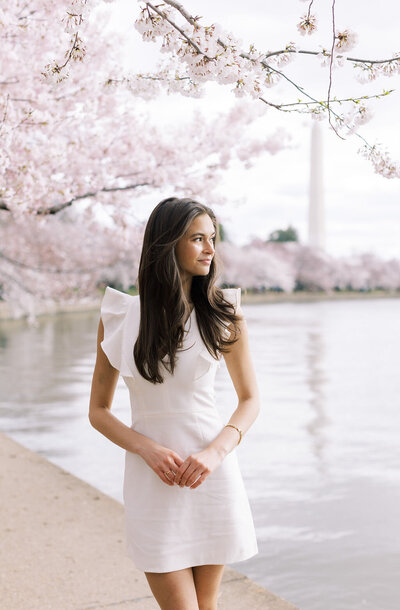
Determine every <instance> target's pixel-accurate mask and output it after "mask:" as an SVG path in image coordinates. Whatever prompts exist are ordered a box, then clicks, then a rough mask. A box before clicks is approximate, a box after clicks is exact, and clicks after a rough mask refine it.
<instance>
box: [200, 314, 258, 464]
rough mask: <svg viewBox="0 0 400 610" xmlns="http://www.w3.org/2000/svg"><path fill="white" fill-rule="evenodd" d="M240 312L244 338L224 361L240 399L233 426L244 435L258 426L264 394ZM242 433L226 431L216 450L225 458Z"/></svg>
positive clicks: (217, 439) (218, 441)
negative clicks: (254, 426)
mask: <svg viewBox="0 0 400 610" xmlns="http://www.w3.org/2000/svg"><path fill="white" fill-rule="evenodd" d="M237 313H238V315H239V316H241V320H240V322H239V327H240V330H241V333H240V338H239V340H238V341H236V343H234V344H233V345H232V347H231V348H230V350H229V352H227V353H225V354H224V359H225V362H226V366H227V369H228V372H229V375H230V377H231V379H232V383H233V385H234V388H235V390H236V394H237V397H238V405H237V408H236V410H235V411H234V412H233V413H232V416H231V418H230V420H229V422H227V423H229V424H233V425H234V426H236V427H237V428H240V429H241V430H242V432H243V436H244V435H245V433H246V432H247V430H248V429H249V428H250V426H251V425H252V424H253V423H254V421H255V419H256V418H257V416H258V414H259V412H260V395H259V390H258V385H257V379H256V373H255V370H254V365H253V361H252V358H251V353H250V347H249V334H248V330H247V322H246V319H245V317H244V315H243V310H242V308H241V306H240V305H239V306H238V308H237ZM238 441H239V433H238V431H237V430H235V429H234V428H230V427H229V428H223V430H221V432H220V434H219V435H218V436H217V437H216V438H215V439H214V440H213V441H212V443H211V444H210V445H209V447H212V448H214V449H216V450H217V451H218V453H220V455H221V456H222V458H224V457H225V456H226V455H227V453H229V452H230V451H232V449H234V448H235V447H236V446H237V443H238Z"/></svg>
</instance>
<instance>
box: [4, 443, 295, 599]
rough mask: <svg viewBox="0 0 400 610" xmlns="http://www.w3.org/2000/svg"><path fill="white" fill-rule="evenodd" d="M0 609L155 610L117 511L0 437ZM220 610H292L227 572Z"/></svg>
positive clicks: (114, 504)
mask: <svg viewBox="0 0 400 610" xmlns="http://www.w3.org/2000/svg"><path fill="white" fill-rule="evenodd" d="M0 460H1V462H2V468H1V470H0V472H1V474H0V479H1V485H2V490H3V502H2V503H1V504H0V523H1V525H0V528H1V539H2V545H1V546H0V559H1V562H2V566H3V569H2V570H1V573H0V582H1V590H2V607H4V608H7V610H71V609H75V610H97V609H100V608H105V607H109V606H112V607H113V608H121V609H122V608H131V609H132V610H133V609H135V608H137V609H138V610H156V609H157V608H158V604H157V603H156V602H155V600H154V598H153V596H152V594H151V592H150V589H149V586H148V584H147V580H146V578H145V575H144V574H143V572H141V571H139V570H136V569H135V568H134V565H133V562H132V560H131V559H130V558H129V557H128V556H127V555H126V551H125V523H124V508H123V505H122V504H120V503H119V502H117V500H114V499H113V498H111V497H109V496H107V495H105V494H103V493H102V492H100V491H99V490H97V489H96V488H94V487H92V486H91V485H89V484H88V483H86V482H85V481H83V480H81V479H78V478H77V477H75V476H74V475H72V474H71V473H69V472H67V471H66V470H63V469H62V468H60V467H59V466H57V465H55V464H53V463H52V462H49V461H48V460H46V459H45V458H43V457H41V456H40V455H39V454H37V453H35V452H33V451H31V450H29V449H26V448H25V447H23V446H22V445H20V444H19V443H17V442H16V441H14V440H13V439H11V438H10V437H9V436H7V435H5V434H3V433H0ZM218 608H219V610H243V609H244V608H251V609H252V610H298V609H297V608H296V607H295V606H294V605H293V604H291V603H289V602H287V601H285V600H284V599H282V598H280V597H278V596H276V595H274V594H273V593H271V592H270V591H268V590H267V589H264V588H263V587H261V586H260V585H258V584H256V583H255V582H253V581H252V580H250V579H249V578H247V577H246V576H244V575H243V574H241V573H240V572H237V571H236V570H233V569H232V568H229V567H226V568H225V571H224V576H223V580H222V585H221V593H220V596H219V605H218Z"/></svg>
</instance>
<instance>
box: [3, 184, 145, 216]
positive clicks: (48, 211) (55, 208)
mask: <svg viewBox="0 0 400 610" xmlns="http://www.w3.org/2000/svg"><path fill="white" fill-rule="evenodd" d="M140 186H155V185H154V182H140V183H138V184H128V185H127V186H112V187H106V186H105V187H103V188H102V189H99V190H97V191H93V192H89V193H85V194H84V195H76V196H75V197H72V199H70V200H69V201H65V202H64V203H57V204H55V205H52V206H51V207H49V208H39V209H38V210H31V211H32V212H33V213H34V214H37V215H39V216H50V215H54V214H58V212H61V210H64V209H65V208H68V207H69V206H71V205H72V204H73V203H75V201H79V200H81V199H87V198H89V197H96V195H98V194H99V193H113V192H116V191H129V190H133V189H136V188H139V187H140ZM0 210H6V211H7V212H11V208H10V207H9V206H8V205H7V204H6V203H5V201H2V200H0Z"/></svg>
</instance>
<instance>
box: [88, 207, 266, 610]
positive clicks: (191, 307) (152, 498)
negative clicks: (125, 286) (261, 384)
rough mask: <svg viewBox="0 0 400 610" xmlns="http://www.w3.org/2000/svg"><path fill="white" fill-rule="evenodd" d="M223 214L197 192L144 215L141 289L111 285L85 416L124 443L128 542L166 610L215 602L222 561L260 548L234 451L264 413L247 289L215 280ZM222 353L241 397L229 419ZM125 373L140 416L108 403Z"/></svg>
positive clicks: (193, 609)
mask: <svg viewBox="0 0 400 610" xmlns="http://www.w3.org/2000/svg"><path fill="white" fill-rule="evenodd" d="M217 227H218V225H217V221H216V217H215V215H214V213H213V211H212V210H211V209H210V208H209V207H207V206H205V205H202V204H200V203H197V202H195V201H193V200H191V199H177V198H169V199H165V200H163V201H161V203H159V204H158V205H157V206H156V208H155V209H154V210H153V212H152V214H151V215H150V218H149V220H148V222H147V225H146V230H145V235H144V240H143V247H142V254H141V259H140V265H139V275H138V288H139V293H140V295H138V296H130V295H126V294H124V293H122V292H119V291H117V290H114V289H112V288H110V287H107V288H106V292H105V295H104V298H103V301H102V305H101V318H100V322H99V328H98V336H97V359H96V366H95V369H94V373H93V381H92V390H91V397H90V408H89V418H90V422H91V424H92V425H93V426H94V427H95V428H96V429H97V430H99V431H100V432H101V433H102V434H104V435H105V436H106V437H107V438H109V439H110V440H111V441H113V442H114V443H116V444H117V445H119V446H120V447H122V448H124V449H125V450H126V453H125V476H124V505H125V516H126V528H127V549H128V554H129V555H130V556H131V557H132V559H133V561H134V563H135V565H136V567H137V568H138V569H140V570H142V571H143V572H145V574H146V577H147V580H148V583H149V585H150V588H151V590H152V592H153V594H154V596H155V598H156V600H157V602H158V604H159V606H160V608H162V610H205V609H207V610H212V609H215V608H216V607H217V596H218V590H219V586H220V582H221V578H222V572H223V568H224V564H225V563H234V562H237V561H242V560H244V559H247V558H249V557H251V556H253V555H254V554H256V553H257V542H256V538H255V533H254V526H253V520H252V516H251V512H250V507H249V503H248V499H247V495H246V492H245V489H244V486H243V481H242V477H241V474H240V470H239V467H238V463H237V458H236V453H235V452H234V451H233V450H234V448H235V447H236V446H237V445H238V443H239V442H240V440H241V439H242V435H244V434H245V433H246V431H247V430H248V429H249V427H250V426H251V424H252V423H253V422H254V420H255V418H256V417H257V414H258V412H259V394H258V388H257V381H256V376H255V372H254V368H253V364H252V361H251V356H250V352H249V345H248V334H247V327H246V322H245V319H244V317H243V312H242V309H241V308H240V288H239V289H236V288H234V289H225V290H221V289H219V288H218V287H217V286H216V285H215V280H216V275H217V264H216V260H215V242H216V238H217ZM221 354H223V356H224V358H225V362H226V365H227V369H228V372H229V374H230V377H231V379H232V382H233V385H234V387H235V390H236V393H237V398H238V405H237V408H236V409H235V410H234V412H233V414H232V416H231V418H230V420H229V422H228V423H227V424H226V425H225V426H224V424H223V422H222V420H221V419H220V416H219V414H218V412H217V410H216V405H215V399H214V378H215V373H216V369H217V368H218V366H219V365H220V358H221ZM119 374H121V375H122V376H123V378H124V381H125V383H126V385H127V386H128V388H129V392H130V400H131V406H132V422H133V423H132V426H131V427H128V426H126V425H125V424H123V423H122V422H121V421H120V420H118V419H117V418H116V417H115V416H114V415H112V413H111V403H112V399H113V395H114V390H115V386H116V384H117V380H118V375H119Z"/></svg>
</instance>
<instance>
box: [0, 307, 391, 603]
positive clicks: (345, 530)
mask: <svg viewBox="0 0 400 610" xmlns="http://www.w3.org/2000/svg"><path fill="white" fill-rule="evenodd" d="M399 301H400V300H399V299H387V300H386V299H382V300H366V301H337V302H320V303H296V304H294V303H293V304H290V303H285V304H274V305H261V304H258V305H245V306H244V312H245V314H246V318H247V322H248V328H249V336H250V344H251V351H252V355H253V360H254V363H255V366H256V371H257V377H258V380H259V386H260V392H261V396H262V411H261V413H260V416H259V418H258V420H257V422H256V424H255V425H254V426H253V428H252V429H251V430H250V431H249V432H248V434H247V435H246V439H245V442H243V443H242V445H240V447H239V448H238V454H239V457H240V462H241V466H242V472H243V475H244V478H245V482H246V487H247V490H248V493H249V497H250V501H251V504H252V508H253V513H254V518H255V522H256V528H257V534H258V539H259V547H260V554H259V555H258V556H257V557H255V558H252V559H250V560H249V561H247V562H243V563H240V564H237V566H235V567H237V568H238V569H239V570H241V571H242V572H245V573H246V574H248V575H249V576H250V577H252V578H254V579H255V580H256V581H258V582H260V583H261V584H263V585H264V586H266V587H268V588H270V589H271V590H273V591H275V592H276V593H278V594H280V595H282V596H283V597H285V598H287V599H289V600H291V601H292V602H293V603H295V604H296V605H298V606H299V607H301V608H302V609H303V610H350V609H351V610H354V609H358V608H363V609H364V608H365V609H368V610H397V609H398V607H399V603H398V600H397V589H398V585H397V582H398V574H399V573H400V544H399V533H398V532H399V528H398V514H399V511H400V485H399V479H400V471H399V467H398V464H399V458H400V449H399V443H398V431H399V423H400V409H399V396H400V376H399V375H398V362H399V355H400V354H399V353H400V322H399V313H398V312H399ZM97 323H98V314H97V313H77V314H64V315H59V316H53V317H50V316H49V317H43V318H39V320H38V325H37V326H36V327H28V326H27V325H26V323H25V322H23V321H10V322H2V323H0V383H1V403H0V409H1V412H0V422H1V428H2V430H3V431H5V432H6V433H8V434H9V435H10V436H12V437H13V438H15V439H16V440H17V441H19V442H21V443H22V444H24V445H26V446H27V447H29V448H31V449H33V450H35V451H37V452H39V453H41V454H42V455H44V456H45V457H47V458H48V459H50V460H52V461H53V462H55V463H57V464H59V465H61V466H62V467H64V468H66V469H68V470H70V471H71V472H73V473H74V474H75V475H77V476H78V477H80V478H82V479H84V480H86V481H88V482H89V483H91V484H93V485H95V486H96V487H98V488H99V489H101V490H102V491H104V492H106V493H108V494H110V495H112V496H114V497H115V498H117V499H118V500H120V501H121V500H122V493H121V489H122V475H123V451H122V450H121V449H120V448H119V447H117V446H115V445H113V444H112V443H110V442H109V441H108V440H107V439H105V438H104V437H103V436H101V435H100V434H99V433H98V432H97V431H96V430H94V429H93V428H92V427H91V426H90V424H89V421H88V417H87V412H88V402H89V393H90V381H91V375H92V372H93V367H94V361H95V349H96V331H97ZM216 397H217V401H218V405H219V408H220V410H221V412H222V414H223V416H224V417H226V418H228V417H229V414H230V413H231V411H232V410H233V409H234V408H235V406H236V401H237V399H236V394H235V392H234V390H233V387H232V384H231V381H230V379H229V376H228V373H227V370H226V367H225V365H224V363H223V364H222V366H221V368H220V369H219V370H218V373H217V379H216ZM113 412H114V413H115V415H116V416H117V417H119V418H120V419H122V421H124V422H125V423H127V424H129V423H130V410H129V396H128V392H127V389H126V387H125V385H124V384H123V381H122V380H120V381H119V382H118V386H117V390H116V393H115V398H114V404H113Z"/></svg>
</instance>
